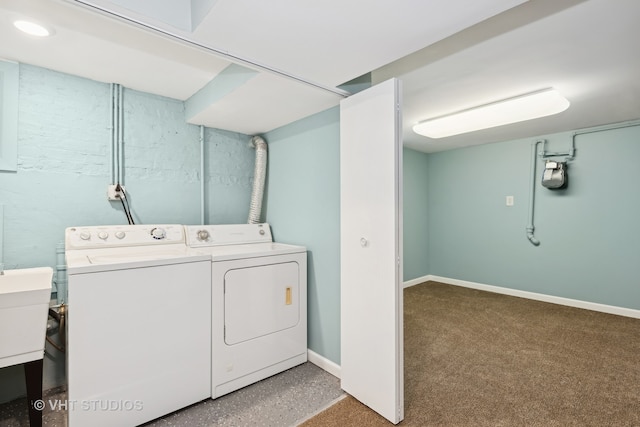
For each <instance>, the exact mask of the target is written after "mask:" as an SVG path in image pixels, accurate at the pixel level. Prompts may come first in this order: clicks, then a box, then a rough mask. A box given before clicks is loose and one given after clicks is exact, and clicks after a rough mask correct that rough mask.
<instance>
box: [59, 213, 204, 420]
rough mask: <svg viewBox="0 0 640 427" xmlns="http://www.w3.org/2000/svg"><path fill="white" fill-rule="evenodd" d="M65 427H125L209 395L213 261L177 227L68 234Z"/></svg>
mask: <svg viewBox="0 0 640 427" xmlns="http://www.w3.org/2000/svg"><path fill="white" fill-rule="evenodd" d="M65 242H66V260H67V268H68V270H67V271H68V275H69V282H68V298H67V301H68V307H69V309H68V310H69V311H68V322H67V342H68V344H67V383H68V411H69V419H68V424H69V426H70V427H84V426H105V427H112V426H133V425H138V424H142V423H145V422H147V421H150V420H152V419H155V418H158V417H160V416H162V415H165V414H167V413H170V412H173V411H175V410H177V409H180V408H183V407H185V406H187V405H190V404H193V403H196V402H199V401H201V400H203V399H207V398H209V396H210V395H211V261H210V259H211V258H210V257H209V256H206V255H198V254H194V253H193V252H192V251H190V250H189V249H188V248H187V247H186V245H185V237H184V227H183V226H182V225H156V226H148V225H123V226H95V227H71V228H68V229H67V230H66V234H65Z"/></svg>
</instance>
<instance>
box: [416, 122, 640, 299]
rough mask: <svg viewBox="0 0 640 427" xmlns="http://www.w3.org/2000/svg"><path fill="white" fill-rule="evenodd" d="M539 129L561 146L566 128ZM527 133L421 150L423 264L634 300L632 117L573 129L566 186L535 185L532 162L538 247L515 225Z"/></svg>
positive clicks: (638, 172) (525, 186)
mask: <svg viewBox="0 0 640 427" xmlns="http://www.w3.org/2000/svg"><path fill="white" fill-rule="evenodd" d="M541 138H544V139H547V140H548V141H549V143H548V150H549V151H556V152H558V151H566V150H567V149H568V148H569V146H570V141H571V133H562V134H554V135H548V136H543V137H541ZM535 140H536V139H523V140H517V141H509V142H504V143H498V144H490V145H481V146H476V147H471V148H465V149H459V150H452V151H446V152H442V153H435V154H430V155H429V158H428V167H427V174H428V194H429V207H428V223H429V227H428V228H429V250H428V256H429V262H430V271H429V272H430V274H434V275H438V276H444V277H449V278H455V279H461V280H468V281H473V282H479V283H484V284H490V285H496V286H503V287H507V288H512V289H519V290H525V291H530V292H538V293H542V294H548V295H554V296H560V297H566V298H572V299H577V300H583V301H590V302H595V303H601V304H608V305H614V306H619V307H627V308H632V309H640V262H638V261H639V260H640V240H638V236H640V221H638V219H637V218H638V213H639V212H640V191H638V188H637V186H638V183H640V167H638V159H640V143H639V141H640V127H637V126H636V127H629V128H625V129H618V130H609V131H602V132H596V133H590V134H585V135H578V136H577V139H576V148H577V152H576V158H575V161H573V162H572V163H571V164H570V166H569V186H568V188H567V189H566V190H556V191H551V190H548V189H546V188H544V187H542V186H541V184H540V178H541V177H542V171H543V162H540V161H539V162H538V170H537V171H536V206H535V227H536V229H535V235H536V237H537V238H538V239H539V240H540V241H541V244H540V246H539V247H534V246H533V245H532V244H531V243H530V242H529V241H528V240H527V238H526V235H525V227H526V225H527V213H528V197H529V174H530V160H531V143H532V142H533V141H535ZM507 195H513V196H514V197H515V206H513V207H506V206H505V196H507Z"/></svg>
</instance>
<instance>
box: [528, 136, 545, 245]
mask: <svg viewBox="0 0 640 427" xmlns="http://www.w3.org/2000/svg"><path fill="white" fill-rule="evenodd" d="M544 142H545V140H543V139H542V140H538V141H536V142H534V143H533V144H531V181H530V182H529V186H530V187H529V188H530V191H531V192H530V193H529V219H528V221H527V228H526V231H527V239H529V241H530V242H531V243H532V244H533V245H534V246H538V245H540V241H539V240H538V239H536V238H535V236H534V235H533V232H534V231H535V226H534V225H533V214H534V210H535V209H534V208H535V198H536V166H537V162H536V159H537V158H538V144H540V143H544Z"/></svg>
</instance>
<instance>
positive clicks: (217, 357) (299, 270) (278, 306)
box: [186, 224, 307, 399]
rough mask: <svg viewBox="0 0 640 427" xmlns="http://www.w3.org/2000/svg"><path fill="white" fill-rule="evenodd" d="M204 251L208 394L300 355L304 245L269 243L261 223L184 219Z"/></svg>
mask: <svg viewBox="0 0 640 427" xmlns="http://www.w3.org/2000/svg"><path fill="white" fill-rule="evenodd" d="M186 235H187V244H188V245H189V246H190V247H191V249H192V250H193V251H194V252H195V253H207V254H209V255H210V256H211V273H212V274H211V280H212V316H211V320H212V329H211V330H212V370H211V379H212V385H211V397H212V398H214V399H215V398H217V397H220V396H222V395H224V394H227V393H230V392H232V391H234V390H237V389H239V388H241V387H244V386H247V385H249V384H252V383H254V382H256V381H259V380H261V379H264V378H267V377H269V376H271V375H274V374H276V373H278V372H282V371H284V370H286V369H289V368H292V367H294V366H297V365H299V364H301V363H304V362H306V361H307V251H306V248H305V247H303V246H294V245H286V244H282V243H274V242H273V240H272V237H271V229H270V227H269V224H232V225H196V226H186Z"/></svg>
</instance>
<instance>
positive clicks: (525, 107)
mask: <svg viewBox="0 0 640 427" xmlns="http://www.w3.org/2000/svg"><path fill="white" fill-rule="evenodd" d="M567 108H569V101H568V100H567V99H566V98H565V97H563V96H562V95H560V93H559V92H558V91H557V90H555V89H552V88H547V89H542V90H538V91H535V92H531V93H527V94H524V95H520V96H516V97H513V98H508V99H504V100H502V101H497V102H492V103H490V104H485V105H481V106H479V107H473V108H469V109H467V110H463V111H459V112H457V113H452V114H447V115H444V116H440V117H436V118H433V119H429V120H425V121H423V122H420V123H418V124H417V125H415V126H414V127H413V131H414V132H415V133H417V134H420V135H424V136H427V137H429V138H444V137H446V136H452V135H459V134H461V133H467V132H473V131H476V130H480V129H488V128H492V127H496V126H502V125H508V124H510V123H516V122H524V121H526V120H531V119H537V118H539V117H545V116H551V115H553V114H558V113H561V112H563V111H564V110H566V109H567Z"/></svg>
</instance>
